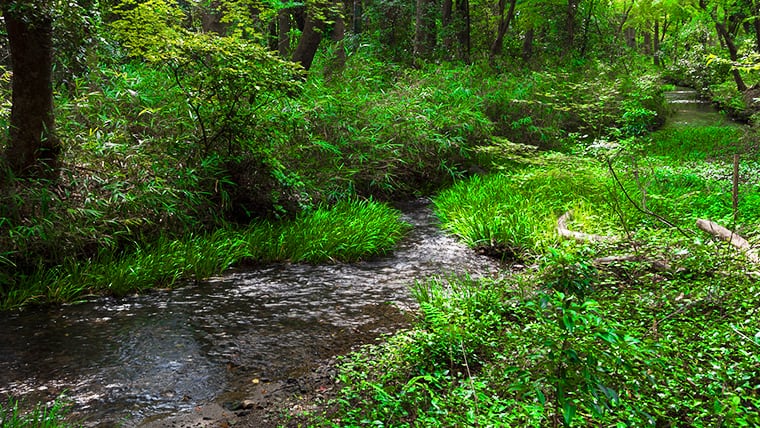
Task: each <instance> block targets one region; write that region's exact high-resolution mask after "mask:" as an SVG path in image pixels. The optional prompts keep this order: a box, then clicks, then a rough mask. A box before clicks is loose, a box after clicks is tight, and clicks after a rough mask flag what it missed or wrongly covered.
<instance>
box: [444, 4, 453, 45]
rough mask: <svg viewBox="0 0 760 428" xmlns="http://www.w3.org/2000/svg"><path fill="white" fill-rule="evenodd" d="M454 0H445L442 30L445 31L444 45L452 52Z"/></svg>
mask: <svg viewBox="0 0 760 428" xmlns="http://www.w3.org/2000/svg"><path fill="white" fill-rule="evenodd" d="M452 2H453V0H443V7H442V9H441V30H442V32H443V47H444V48H445V49H446V52H451V47H452V46H453V45H454V40H453V38H452V32H453V30H452V28H451V27H452V25H451V22H452V13H453V9H454V4H453V3H452Z"/></svg>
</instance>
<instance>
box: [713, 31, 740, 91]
mask: <svg viewBox="0 0 760 428" xmlns="http://www.w3.org/2000/svg"><path fill="white" fill-rule="evenodd" d="M715 28H716V29H717V30H718V35H719V36H720V37H721V38H722V40H723V42H724V43H725V44H726V47H727V48H728V55H729V56H730V57H731V61H734V62H736V61H737V60H738V59H739V51H738V49H737V48H736V44H734V39H733V37H731V35H730V34H729V33H728V30H727V29H726V25H725V24H723V23H722V22H716V23H715ZM731 74H732V75H733V77H734V82H736V89H738V90H739V91H740V92H744V91H746V90H747V85H746V84H745V83H744V79H742V75H741V73H739V70H738V69H736V68H735V67H734V68H732V69H731Z"/></svg>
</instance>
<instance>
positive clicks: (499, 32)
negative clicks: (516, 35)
mask: <svg viewBox="0 0 760 428" xmlns="http://www.w3.org/2000/svg"><path fill="white" fill-rule="evenodd" d="M506 3H507V0H499V26H498V27H497V28H496V39H495V40H494V41H493V43H492V44H491V56H492V57H495V56H499V55H501V53H502V50H503V49H504V36H505V35H506V34H507V30H509V24H510V23H511V22H512V18H513V17H514V16H515V5H516V4H517V0H510V1H509V11H507V13H506V14H505V13H504V10H505V9H506V6H507V5H506Z"/></svg>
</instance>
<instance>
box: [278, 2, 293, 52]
mask: <svg viewBox="0 0 760 428" xmlns="http://www.w3.org/2000/svg"><path fill="white" fill-rule="evenodd" d="M291 22H292V21H291V9H290V8H282V9H280V10H279V11H278V12H277V52H279V53H280V57H282V58H288V57H289V56H290V30H291Z"/></svg>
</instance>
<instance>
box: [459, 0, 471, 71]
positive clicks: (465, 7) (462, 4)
mask: <svg viewBox="0 0 760 428" xmlns="http://www.w3.org/2000/svg"><path fill="white" fill-rule="evenodd" d="M457 21H458V24H459V25H457V27H458V28H457V42H458V44H459V46H458V49H457V50H458V51H459V59H461V60H462V61H464V62H466V63H468V64H469V63H470V46H471V43H470V28H471V22H470V0H457Z"/></svg>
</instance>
